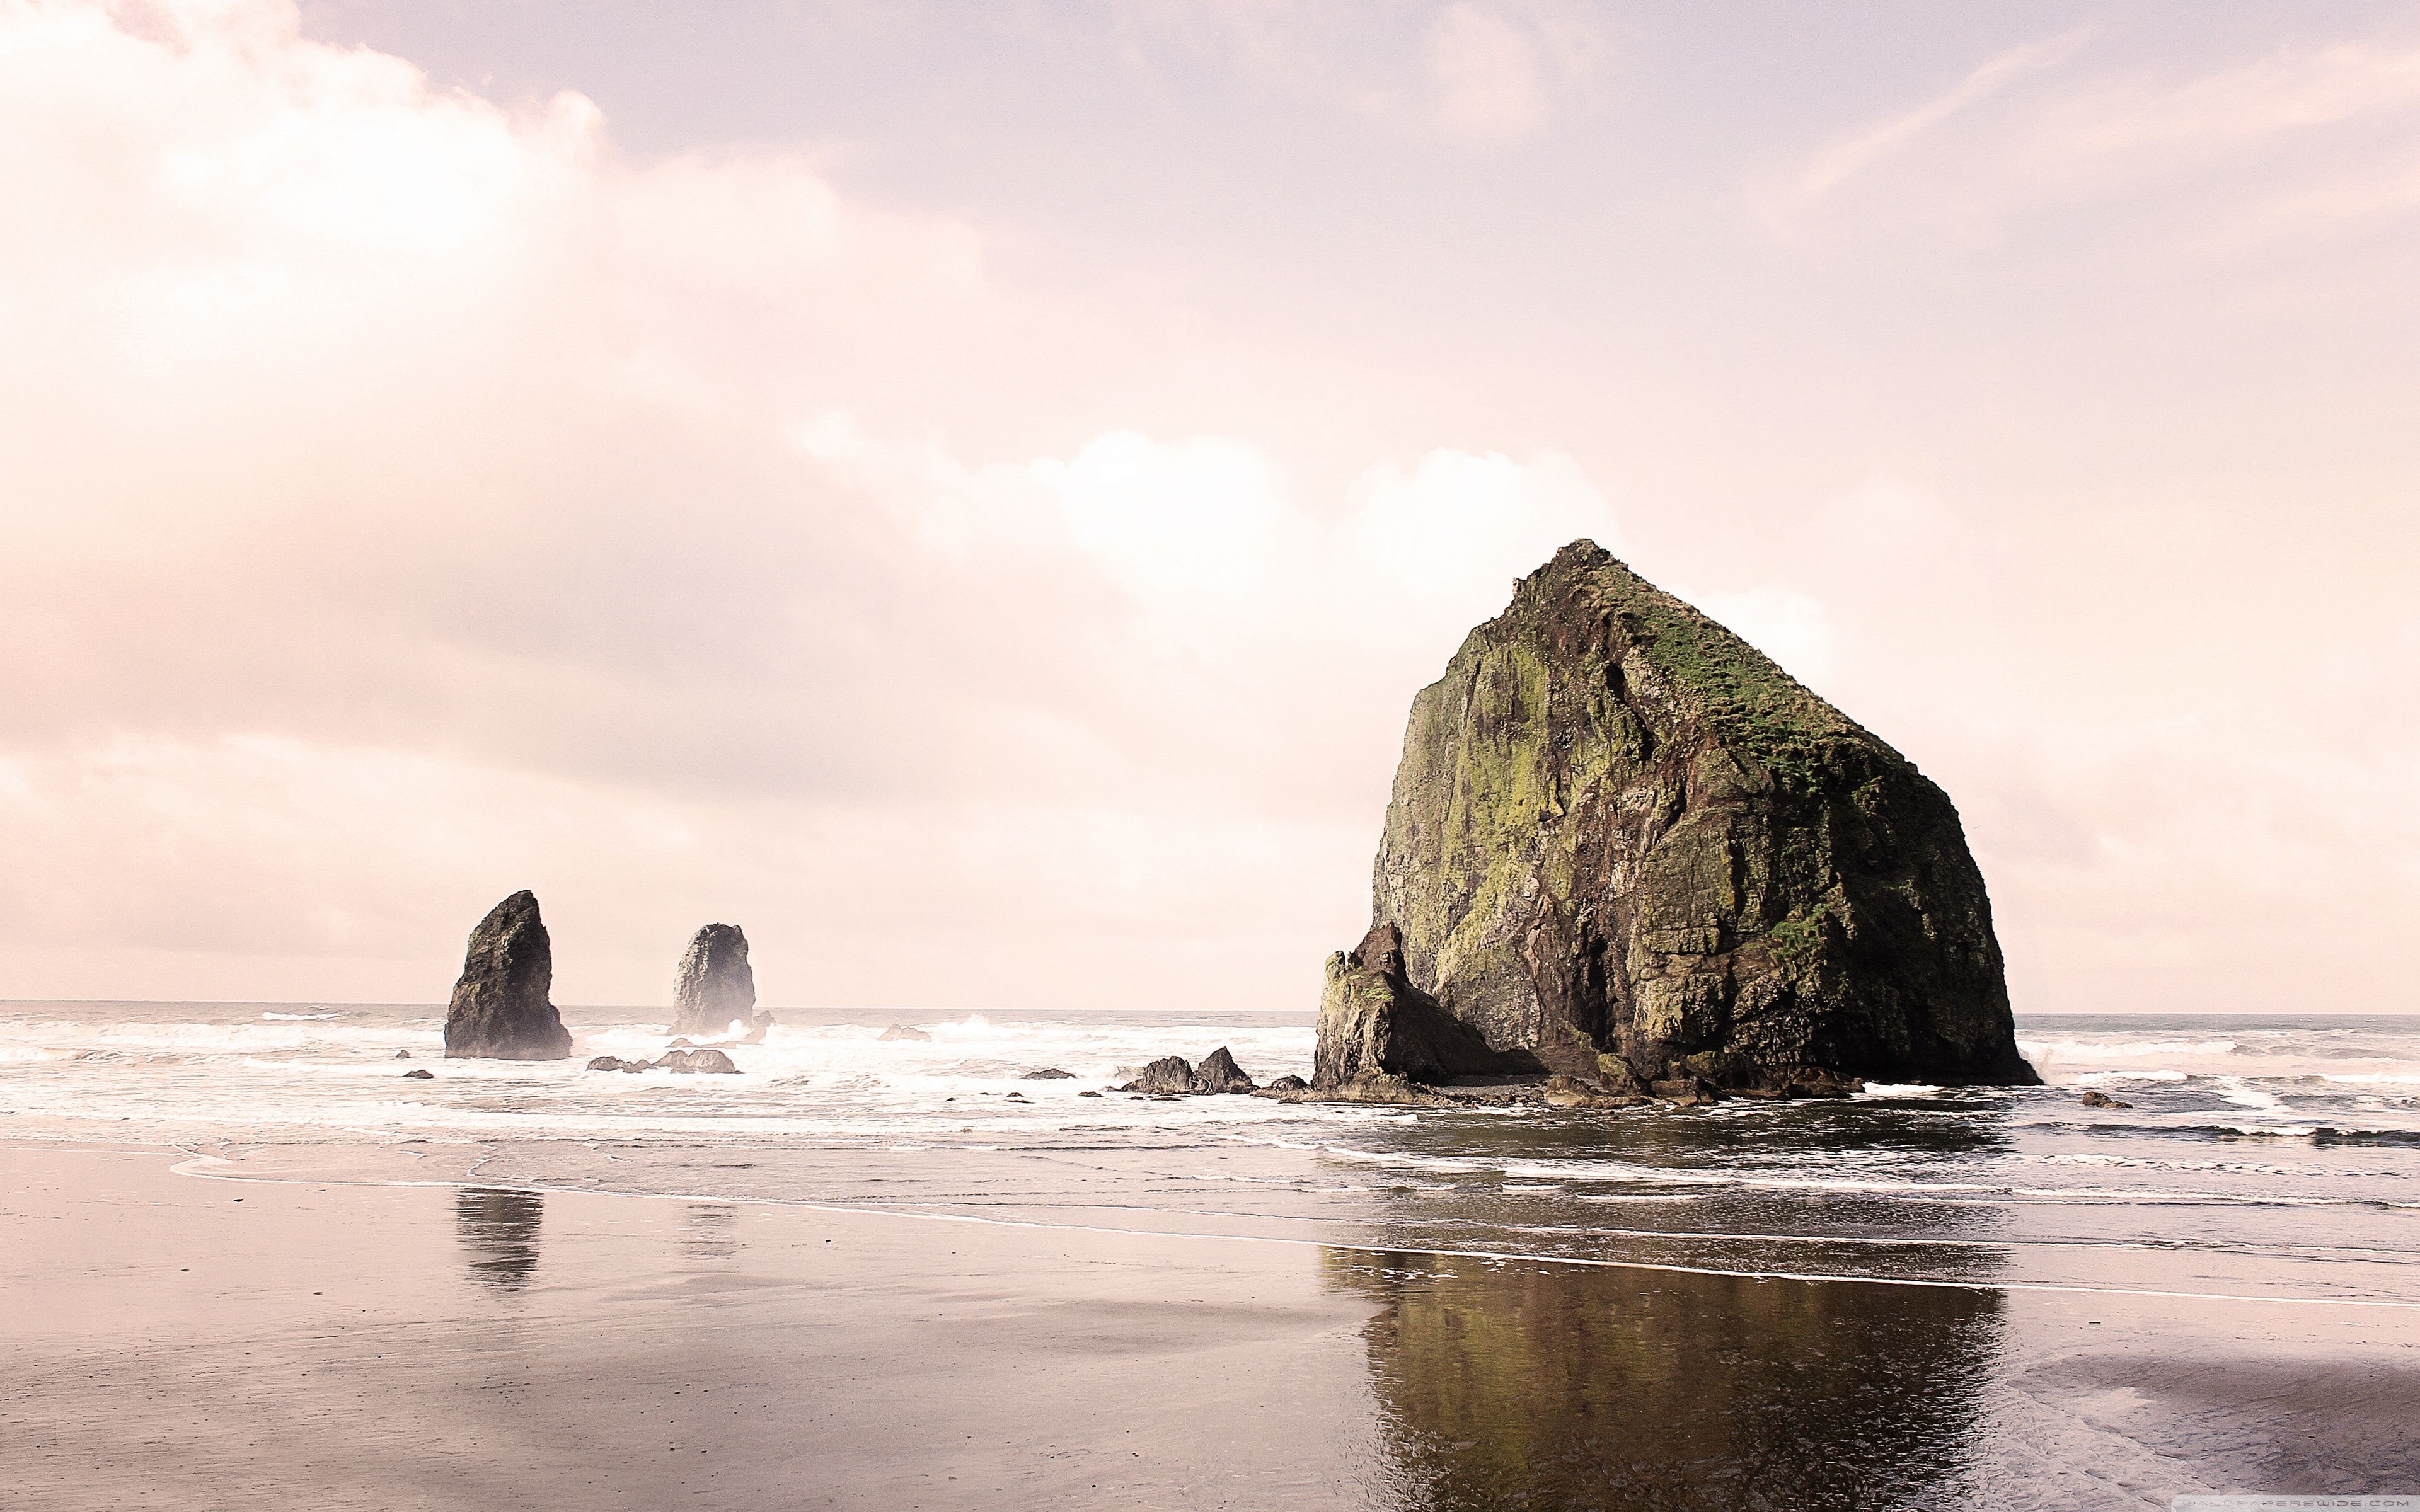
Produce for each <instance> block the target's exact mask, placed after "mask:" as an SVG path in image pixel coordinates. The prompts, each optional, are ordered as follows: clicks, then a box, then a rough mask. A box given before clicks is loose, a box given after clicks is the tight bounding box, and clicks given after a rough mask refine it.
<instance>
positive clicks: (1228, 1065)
mask: <svg viewBox="0 0 2420 1512" xmlns="http://www.w3.org/2000/svg"><path fill="white" fill-rule="evenodd" d="M1193 1079H1194V1080H1195V1081H1196V1082H1198V1083H1200V1084H1201V1087H1202V1090H1203V1091H1205V1092H1252V1091H1257V1090H1259V1088H1257V1087H1255V1086H1254V1085H1253V1083H1252V1079H1251V1077H1249V1076H1248V1075H1246V1074H1244V1068H1243V1067H1241V1066H1238V1065H1236V1064H1235V1057H1234V1056H1233V1053H1231V1052H1230V1051H1229V1050H1228V1049H1227V1047H1226V1046H1225V1045H1223V1044H1222V1045H1220V1046H1219V1047H1218V1049H1216V1050H1213V1051H1211V1052H1210V1054H1209V1055H1208V1056H1206V1057H1203V1059H1202V1064H1201V1065H1199V1066H1197V1067H1195V1068H1194V1070H1193Z"/></svg>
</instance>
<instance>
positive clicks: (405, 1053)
mask: <svg viewBox="0 0 2420 1512" xmlns="http://www.w3.org/2000/svg"><path fill="white" fill-rule="evenodd" d="M395 1058H396V1059H397V1060H410V1059H411V1051H409V1050H398V1051H396V1053H395Z"/></svg>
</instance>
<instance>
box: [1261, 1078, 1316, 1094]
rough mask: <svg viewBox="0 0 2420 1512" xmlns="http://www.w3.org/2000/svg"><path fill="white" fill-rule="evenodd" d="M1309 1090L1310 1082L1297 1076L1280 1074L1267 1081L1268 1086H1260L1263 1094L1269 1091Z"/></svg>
mask: <svg viewBox="0 0 2420 1512" xmlns="http://www.w3.org/2000/svg"><path fill="white" fill-rule="evenodd" d="M1309 1090H1311V1084H1310V1083H1309V1082H1307V1081H1304V1080H1303V1079H1302V1078H1301V1077H1299V1076H1280V1077H1279V1078H1278V1079H1277V1080H1275V1081H1273V1082H1271V1083H1269V1085H1268V1086H1266V1087H1264V1088H1261V1092H1262V1094H1263V1095H1264V1096H1265V1095H1267V1094H1268V1093H1271V1092H1277V1093H1286V1092H1307V1091H1309Z"/></svg>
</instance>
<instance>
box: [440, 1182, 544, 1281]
mask: <svg viewBox="0 0 2420 1512" xmlns="http://www.w3.org/2000/svg"><path fill="white" fill-rule="evenodd" d="M545 1216H546V1196H545V1194H543V1193H538V1192H507V1191H504V1190H503V1189H501V1188H498V1187H484V1186H471V1187H464V1188H463V1189H462V1190H460V1191H458V1192H457V1193H455V1194H454V1220H455V1226H456V1230H457V1232H458V1235H459V1237H460V1238H461V1241H462V1247H463V1248H464V1249H466V1250H468V1251H470V1260H469V1265H470V1270H471V1279H472V1280H473V1281H476V1282H478V1283H480V1284H481V1285H483V1286H489V1287H493V1288H496V1289H498V1290H500V1291H519V1290H520V1288H523V1287H525V1286H527V1285H529V1278H530V1273H531V1272H533V1271H535V1270H536V1269H537V1232H538V1225H539V1223H540V1222H541V1221H542V1220H543V1219H544V1218H545Z"/></svg>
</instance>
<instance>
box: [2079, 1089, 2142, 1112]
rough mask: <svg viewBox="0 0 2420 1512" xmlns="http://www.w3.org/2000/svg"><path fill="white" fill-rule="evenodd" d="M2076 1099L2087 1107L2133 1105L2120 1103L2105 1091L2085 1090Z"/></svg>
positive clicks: (2131, 1105)
mask: <svg viewBox="0 0 2420 1512" xmlns="http://www.w3.org/2000/svg"><path fill="white" fill-rule="evenodd" d="M2076 1101H2077V1102H2079V1103H2083V1104H2084V1105H2085V1106H2086V1107H2088V1108H2131V1107H2133V1105H2134V1104H2133V1103H2121V1102H2119V1101H2118V1099H2116V1098H2114V1097H2111V1096H2110V1095H2109V1094H2108V1093H2106V1092H2086V1093H2085V1094H2084V1095H2083V1096H2082V1097H2079V1098H2077V1099H2076Z"/></svg>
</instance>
